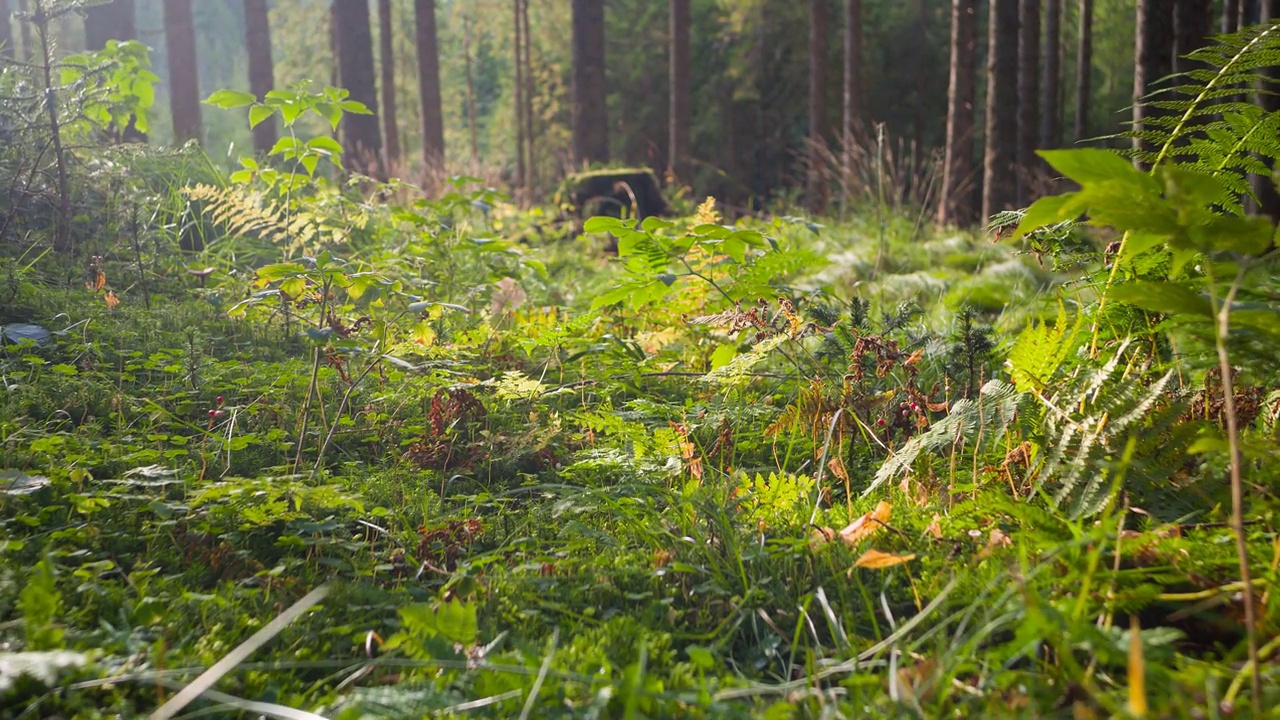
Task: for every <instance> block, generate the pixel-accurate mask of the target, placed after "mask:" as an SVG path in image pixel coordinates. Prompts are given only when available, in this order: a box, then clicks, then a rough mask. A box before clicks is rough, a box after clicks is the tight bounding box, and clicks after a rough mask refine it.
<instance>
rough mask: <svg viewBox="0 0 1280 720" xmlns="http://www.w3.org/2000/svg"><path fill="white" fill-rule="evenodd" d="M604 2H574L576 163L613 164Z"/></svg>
mask: <svg viewBox="0 0 1280 720" xmlns="http://www.w3.org/2000/svg"><path fill="white" fill-rule="evenodd" d="M604 37H605V35H604V0H573V162H574V164H576V165H579V166H582V165H586V164H589V163H604V162H608V161H609V115H608V111H607V108H606V101H607V100H608V97H607V93H606V89H605V73H604V44H605V43H604Z"/></svg>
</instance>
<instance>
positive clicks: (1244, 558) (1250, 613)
mask: <svg viewBox="0 0 1280 720" xmlns="http://www.w3.org/2000/svg"><path fill="white" fill-rule="evenodd" d="M1206 267H1209V265H1208V264H1206ZM1208 274H1209V286H1210V292H1209V300H1210V302H1211V303H1216V293H1214V292H1213V271H1212V269H1210V270H1209V272H1208ZM1243 279H1244V268H1243V267H1241V268H1240V270H1239V271H1238V272H1237V274H1236V279H1235V281H1234V282H1232V283H1231V287H1230V289H1228V290H1227V295H1226V297H1225V298H1223V299H1222V304H1221V306H1220V307H1216V308H1214V310H1215V311H1216V313H1215V315H1216V320H1217V322H1216V323H1215V324H1214V330H1215V332H1214V341H1215V345H1216V346H1217V350H1218V369H1219V371H1220V372H1221V373H1222V408H1223V413H1224V414H1225V415H1226V417H1227V448H1228V451H1229V452H1230V453H1231V527H1232V530H1234V531H1235V535H1236V556H1237V558H1238V559H1239V562H1240V583H1241V584H1242V585H1243V586H1244V588H1245V591H1244V595H1243V597H1244V623H1245V632H1246V637H1247V642H1248V646H1249V665H1250V670H1251V676H1250V684H1251V690H1252V694H1253V698H1252V704H1253V714H1254V716H1255V717H1262V669H1261V666H1260V665H1259V664H1258V627H1257V610H1256V608H1255V607H1254V596H1253V580H1252V578H1251V577H1250V573H1249V544H1248V542H1247V541H1246V540H1245V535H1244V532H1245V531H1244V467H1243V465H1244V463H1243V460H1242V458H1241V454H1240V420H1239V417H1238V415H1237V414H1236V396H1235V381H1234V379H1233V378H1232V377H1231V355H1230V353H1229V352H1228V350H1227V336H1228V333H1229V332H1230V330H1231V305H1232V303H1234V302H1235V298H1236V292H1237V291H1238V290H1239V289H1240V282H1241V281H1242V280H1243Z"/></svg>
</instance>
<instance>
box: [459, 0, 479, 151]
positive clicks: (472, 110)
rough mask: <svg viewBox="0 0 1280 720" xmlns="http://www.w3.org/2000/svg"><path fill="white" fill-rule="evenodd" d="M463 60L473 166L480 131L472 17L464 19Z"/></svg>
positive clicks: (477, 149)
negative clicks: (472, 57)
mask: <svg viewBox="0 0 1280 720" xmlns="http://www.w3.org/2000/svg"><path fill="white" fill-rule="evenodd" d="M462 60H463V63H464V64H465V67H466V71H467V130H468V134H469V135H470V136H471V167H472V171H473V172H474V171H475V169H476V167H477V166H479V164H480V131H479V128H477V127H476V78H475V74H474V73H473V72H472V70H471V17H470V15H464V16H463V19H462Z"/></svg>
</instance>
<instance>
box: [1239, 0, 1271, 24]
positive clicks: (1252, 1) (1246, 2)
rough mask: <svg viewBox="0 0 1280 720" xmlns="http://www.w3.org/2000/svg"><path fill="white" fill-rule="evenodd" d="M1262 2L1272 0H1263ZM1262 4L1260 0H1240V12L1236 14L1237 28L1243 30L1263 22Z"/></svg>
mask: <svg viewBox="0 0 1280 720" xmlns="http://www.w3.org/2000/svg"><path fill="white" fill-rule="evenodd" d="M1261 1H1262V3H1267V2H1270V1H1271V0H1261ZM1262 9H1263V8H1262V5H1260V4H1259V0H1240V13H1239V14H1238V15H1237V16H1236V29H1238V30H1243V29H1245V28H1247V27H1249V26H1250V25H1257V24H1258V23H1260V22H1262Z"/></svg>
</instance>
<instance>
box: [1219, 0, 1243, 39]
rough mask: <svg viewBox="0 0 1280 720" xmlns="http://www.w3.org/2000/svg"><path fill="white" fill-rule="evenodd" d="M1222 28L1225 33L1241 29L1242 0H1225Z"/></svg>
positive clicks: (1223, 3)
mask: <svg viewBox="0 0 1280 720" xmlns="http://www.w3.org/2000/svg"><path fill="white" fill-rule="evenodd" d="M1220 29H1221V31H1222V34H1223V35H1228V34H1230V33H1233V32H1235V31H1236V30H1238V29H1240V0H1223V2H1222V24H1221V27H1220Z"/></svg>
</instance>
